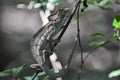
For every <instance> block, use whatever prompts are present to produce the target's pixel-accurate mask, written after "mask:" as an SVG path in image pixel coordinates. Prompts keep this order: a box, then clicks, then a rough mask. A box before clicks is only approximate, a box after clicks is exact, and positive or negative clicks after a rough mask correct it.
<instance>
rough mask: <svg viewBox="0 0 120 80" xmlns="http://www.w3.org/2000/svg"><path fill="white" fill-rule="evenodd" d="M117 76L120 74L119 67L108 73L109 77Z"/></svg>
mask: <svg viewBox="0 0 120 80" xmlns="http://www.w3.org/2000/svg"><path fill="white" fill-rule="evenodd" d="M118 76H120V69H118V70H114V71H112V72H110V73H109V75H108V77H109V78H113V77H118Z"/></svg>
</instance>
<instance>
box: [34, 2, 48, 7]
mask: <svg viewBox="0 0 120 80" xmlns="http://www.w3.org/2000/svg"><path fill="white" fill-rule="evenodd" d="M46 4H47V2H42V3H36V4H35V5H34V8H40V7H42V6H46Z"/></svg>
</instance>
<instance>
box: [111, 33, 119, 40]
mask: <svg viewBox="0 0 120 80" xmlns="http://www.w3.org/2000/svg"><path fill="white" fill-rule="evenodd" d="M110 38H114V39H117V38H118V34H117V33H114V34H112V35H111V36H110Z"/></svg>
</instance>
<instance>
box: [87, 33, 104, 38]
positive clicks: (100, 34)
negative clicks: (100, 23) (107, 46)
mask: <svg viewBox="0 0 120 80" xmlns="http://www.w3.org/2000/svg"><path fill="white" fill-rule="evenodd" d="M88 36H90V37H102V36H104V34H103V33H94V34H90V35H88Z"/></svg>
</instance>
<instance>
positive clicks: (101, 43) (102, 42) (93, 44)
mask: <svg viewBox="0 0 120 80" xmlns="http://www.w3.org/2000/svg"><path fill="white" fill-rule="evenodd" d="M103 44H105V41H95V42H91V43H90V46H101V45H103Z"/></svg>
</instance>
